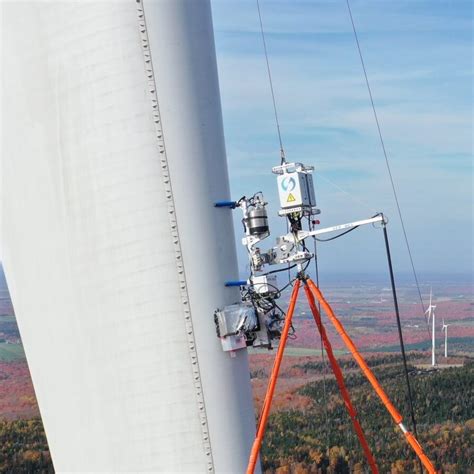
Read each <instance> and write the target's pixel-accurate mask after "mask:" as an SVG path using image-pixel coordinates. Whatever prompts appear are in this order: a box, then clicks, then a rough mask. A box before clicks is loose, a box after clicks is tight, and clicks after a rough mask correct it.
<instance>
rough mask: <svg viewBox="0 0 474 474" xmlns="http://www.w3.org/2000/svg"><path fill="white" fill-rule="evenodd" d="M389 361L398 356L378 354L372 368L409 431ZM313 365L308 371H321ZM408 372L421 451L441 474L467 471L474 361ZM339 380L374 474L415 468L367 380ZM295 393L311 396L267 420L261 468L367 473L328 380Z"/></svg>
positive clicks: (398, 379) (471, 458)
mask: <svg viewBox="0 0 474 474" xmlns="http://www.w3.org/2000/svg"><path fill="white" fill-rule="evenodd" d="M394 360H398V358H393V359H390V358H388V359H387V357H383V358H379V359H378V360H377V359H376V360H374V361H372V363H371V366H372V368H373V371H374V373H375V375H376V377H377V378H378V379H379V381H380V382H381V383H382V385H383V386H384V388H385V390H386V392H387V393H388V395H389V397H390V398H391V399H392V401H393V402H394V404H395V406H397V407H398V408H399V411H400V412H401V413H402V415H403V416H404V417H405V420H404V422H405V424H406V425H407V427H409V428H410V429H411V422H410V418H409V409H408V399H407V396H406V388H405V383H404V378H403V372H402V366H401V364H388V365H384V362H385V363H386V362H393V361H394ZM319 364H320V363H315V364H314V365H312V363H310V364H309V365H308V366H307V368H308V369H312V368H314V369H316V368H320V367H319ZM348 364H350V363H348ZM343 365H344V364H343ZM409 370H410V379H411V385H412V390H413V393H414V405H415V414H416V420H417V429H418V434H419V441H420V443H421V445H422V446H423V447H424V449H425V452H426V453H427V454H428V456H429V457H430V458H431V460H432V461H433V462H434V463H435V464H436V467H437V469H439V470H440V472H445V473H469V472H474V418H473V416H474V364H473V363H472V362H470V363H467V364H466V365H465V366H464V367H455V368H447V369H443V370H435V371H424V370H417V369H415V368H414V367H409ZM345 380H346V385H347V387H348V389H349V392H350V394H351V399H352V402H353V404H354V406H355V407H356V409H357V411H358V415H359V421H360V423H361V425H362V428H363V429H364V432H365V434H366V437H367V440H368V442H369V445H370V447H371V449H372V451H373V454H374V457H375V459H376V461H377V464H378V466H379V470H380V472H384V473H386V472H391V473H393V474H396V473H408V472H417V471H418V465H417V462H416V459H415V455H414V453H413V452H412V451H411V449H410V448H409V446H408V445H407V444H406V442H405V439H404V437H403V435H402V434H401V432H400V431H399V430H398V428H397V427H396V426H395V425H394V423H393V421H392V419H391V417H390V416H389V415H388V413H387V412H386V411H385V408H384V407H383V405H382V404H381V402H380V401H379V399H378V397H377V395H376V394H375V392H374V391H373V390H372V388H371V386H369V384H368V382H367V381H366V379H365V378H364V377H363V376H362V375H360V374H359V373H350V374H348V375H347V376H346V377H345ZM300 393H301V394H303V395H306V396H308V397H309V398H310V399H311V404H309V407H308V408H307V409H304V410H301V409H300V410H288V411H279V412H277V413H274V414H273V415H272V416H271V417H270V422H269V426H268V431H267V435H266V440H265V443H264V446H263V451H262V458H263V465H264V469H265V472H266V473H268V474H269V473H278V474H287V473H299V474H305V473H349V472H354V473H363V472H368V465H367V463H366V462H365V459H364V455H363V452H362V450H361V448H360V446H359V444H358V439H357V437H356V435H355V433H354V432H353V429H352V422H351V420H350V418H349V416H348V414H347V412H346V409H345V406H344V404H343V402H342V399H341V397H340V395H339V391H338V388H337V385H336V382H335V380H334V378H329V377H328V378H327V379H326V380H323V381H318V382H316V383H310V384H307V385H305V386H304V387H302V388H301V389H300ZM418 472H419V471H418Z"/></svg>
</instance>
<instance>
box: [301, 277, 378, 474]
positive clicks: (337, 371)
mask: <svg viewBox="0 0 474 474" xmlns="http://www.w3.org/2000/svg"><path fill="white" fill-rule="evenodd" d="M304 291H305V293H306V297H307V298H308V303H309V307H310V308H311V312H312V313H313V317H314V321H315V322H316V326H318V330H319V333H320V334H321V338H322V340H323V344H324V348H325V349H326V353H327V355H328V358H329V362H330V363H331V368H332V371H333V372H334V375H335V376H336V381H337V385H338V386H339V391H340V392H341V395H342V398H343V400H344V404H345V405H346V409H347V411H348V413H349V416H350V417H351V419H352V423H353V425H354V429H355V431H356V433H357V437H358V438H359V441H360V444H361V445H362V449H363V450H364V453H365V457H366V458H367V462H368V463H369V465H370V469H371V470H372V472H373V473H374V474H378V472H379V470H378V468H377V464H376V462H375V459H374V456H373V454H372V451H371V450H370V447H369V445H368V443H367V440H366V438H365V435H364V432H363V430H362V427H361V426H360V423H359V420H358V419H357V412H356V410H355V408H354V405H352V402H351V399H350V396H349V392H348V391H347V387H346V384H345V383H344V376H343V375H342V371H341V368H340V366H339V364H338V362H337V359H336V357H335V356H334V353H333V351H332V347H331V343H330V341H329V338H328V336H327V334H326V330H325V329H324V326H323V323H322V321H321V315H320V314H319V311H318V309H317V308H316V303H315V301H314V296H313V294H312V293H311V290H310V289H309V287H308V285H306V284H305V287H304Z"/></svg>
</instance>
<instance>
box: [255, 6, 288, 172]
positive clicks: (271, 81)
mask: <svg viewBox="0 0 474 474" xmlns="http://www.w3.org/2000/svg"><path fill="white" fill-rule="evenodd" d="M256 1H257V10H258V19H259V21H260V33H261V35H262V43H263V50H264V53H265V62H266V64H267V73H268V82H269V83H270V92H271V94H272V102H273V112H274V114H275V123H276V128H277V132H278V141H279V143H280V164H282V165H283V164H285V163H286V157H285V150H284V148H283V140H282V138H281V131H280V121H279V120H278V111H277V105H276V99H275V90H274V88H273V80H272V71H271V69H270V61H269V59H268V51H267V42H266V40H265V31H264V29H263V21H262V13H261V11H260V2H259V0H256Z"/></svg>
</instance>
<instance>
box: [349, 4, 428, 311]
mask: <svg viewBox="0 0 474 474" xmlns="http://www.w3.org/2000/svg"><path fill="white" fill-rule="evenodd" d="M346 4H347V9H348V10H349V16H350V19H351V24H352V30H353V31H354V38H355V41H356V44H357V50H358V51H359V58H360V63H361V65H362V69H363V71H364V77H365V84H366V86H367V91H368V93H369V97H370V103H371V105H372V111H373V114H374V118H375V123H376V125H377V130H378V135H379V139H380V144H381V146H382V152H383V156H384V158H385V165H386V167H387V171H388V175H389V178H390V184H391V186H392V191H393V196H394V198H395V203H396V205H397V210H398V216H399V218H400V223H401V224H402V230H403V236H404V238H405V244H406V247H407V250H408V255H409V257H410V263H411V268H412V271H413V276H414V278H415V283H416V287H417V289H418V296H419V298H420V303H421V307H422V308H423V313H424V312H425V305H424V303H423V297H422V296H421V290H420V285H419V283H418V276H417V274H416V270H415V264H414V262H413V256H412V253H411V249H410V243H409V241H408V235H407V232H406V229H405V223H404V220H403V216H402V211H401V208H400V203H399V201H398V196H397V190H396V187H395V182H394V179H393V176H392V170H391V168H390V163H389V159H388V154H387V150H386V148H385V142H384V139H383V135H382V129H381V127H380V122H379V118H378V115H377V111H376V108H375V103H374V99H373V96H372V89H371V87H370V82H369V77H368V75H367V69H366V67H365V63H364V58H363V56H362V50H361V47H360V43H359V36H358V35H357V30H356V27H355V23H354V18H353V16H352V10H351V6H350V4H349V0H346Z"/></svg>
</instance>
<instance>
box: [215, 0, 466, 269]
mask: <svg viewBox="0 0 474 474" xmlns="http://www.w3.org/2000/svg"><path fill="white" fill-rule="evenodd" d="M260 5H261V10H262V17H263V22H264V26H265V29H266V38H267V46H268V50H269V56H270V62H271V68H272V73H273V80H274V86H275V92H276V98H277V102H278V109H279V115H280V121H281V128H282V135H283V141H284V145H285V149H286V153H287V158H288V160H289V161H302V162H304V163H306V164H312V165H314V166H315V167H316V170H317V174H316V183H317V199H318V204H319V206H320V207H321V210H322V215H321V224H322V225H332V224H335V223H341V222H347V221H351V220H356V219H359V218H364V217H366V216H370V215H371V213H373V211H378V210H381V211H384V212H385V213H386V214H387V215H388V216H389V218H390V225H389V233H390V237H391V241H392V247H393V253H394V258H395V260H396V264H395V266H396V270H397V272H407V271H409V269H410V267H409V260H408V256H407V252H406V249H405V247H404V242H403V239H402V233H401V227H400V225H399V221H398V217H397V214H396V208H395V206H394V199H393V195H392V191H391V189H390V187H389V180H388V174H387V170H386V168H385V163H384V159H383V155H382V151H381V147H380V143H379V140H378V136H377V131H376V126H375V122H374V118H373V114H372V111H371V108H370V102H369V97H368V93H367V90H366V86H365V82H364V78H363V73H362V69H361V65H360V60H359V57H358V53H357V49H356V44H355V41H354V37H353V32H352V29H351V24H350V19H349V15H348V11H347V6H346V3H345V0H331V1H329V0H260ZM212 6H213V15H214V28H215V36H216V47H217V56H218V66H219V77H220V86H221V95H222V106H223V114H224V126H225V133H226V143H227V153H228V160H229V172H230V179H231V188H232V193H233V196H234V197H235V198H238V197H240V196H241V195H243V194H247V195H248V194H251V193H253V192H254V191H257V190H262V191H263V192H264V194H265V196H266V198H267V200H269V201H270V212H271V213H272V214H274V215H275V214H276V212H277V192H276V184H275V178H274V177H273V176H272V175H271V172H270V170H271V167H272V166H274V165H275V164H278V159H279V152H278V140H277V136H276V131H275V125H274V118H273V110H272V103H271V96H270V90H269V85H268V79H267V75H266V69H265V61H264V55H263V47H262V42H261V37H260V30H259V23H258V14H257V9H256V2H255V0H212ZM351 6H352V12H353V16H354V20H355V23H356V26H357V28H358V33H359V39H360V42H361V47H362V51H363V54H364V59H365V63H366V66H367V70H368V74H369V79H370V81H371V86H372V92H373V96H374V100H375V104H376V107H377V111H378V115H379V119H380V122H381V126H382V132H383V135H384V138H385V143H386V148H387V151H388V154H389V157H390V160H391V166H392V173H393V175H394V178H395V182H396V186H397V188H398V193H399V199H400V204H401V207H402V212H403V214H404V218H405V224H406V228H407V231H408V235H409V238H410V242H411V245H412V251H413V256H414V260H415V265H416V267H417V269H418V271H419V272H420V273H421V274H423V273H427V274H429V273H438V274H439V273H445V274H449V273H471V272H472V265H473V259H472V237H473V220H472V188H473V181H472V134H473V128H472V127H473V116H472V106H473V104H472V102H473V100H472V99H473V89H472V75H473V62H472V54H473V50H472V27H473V21H472V8H473V7H472V2H471V1H463V0H456V1H437V0H429V1H424V0H409V1H381V0H378V1H375V0H370V1H369V0H352V2H351ZM283 226H284V224H283V221H282V220H281V219H280V218H274V219H272V230H273V232H272V234H273V236H272V237H270V238H269V239H267V241H266V242H267V243H268V244H267V245H268V247H270V246H271V245H272V244H273V237H274V236H275V235H277V234H278V233H281V232H282V231H283ZM236 229H237V230H238V237H239V239H240V234H239V232H240V229H241V227H240V225H239V224H238V220H237V219H236ZM262 247H264V246H263V245H262ZM383 252H384V248H383V241H382V236H381V235H380V232H377V231H376V230H374V229H372V228H366V229H360V230H358V231H356V232H354V233H352V234H350V236H348V237H347V238H345V239H339V240H337V241H335V242H333V243H331V244H324V245H322V246H321V247H320V265H321V269H322V272H323V273H324V272H331V273H338V272H349V273H359V272H385V271H386V262H385V260H384V258H385V257H384V253H383ZM240 261H241V264H242V265H243V262H244V261H245V255H244V253H243V252H241V253H240Z"/></svg>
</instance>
